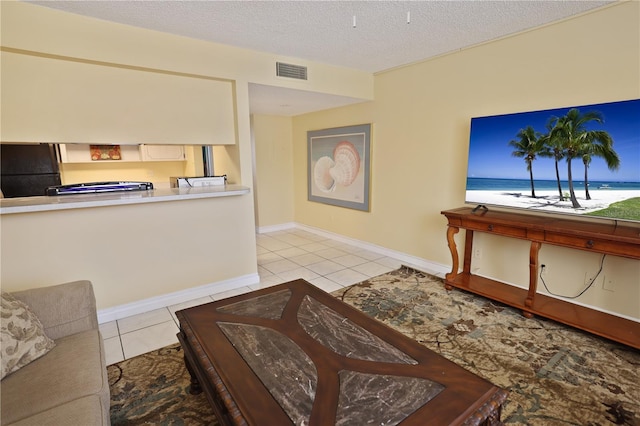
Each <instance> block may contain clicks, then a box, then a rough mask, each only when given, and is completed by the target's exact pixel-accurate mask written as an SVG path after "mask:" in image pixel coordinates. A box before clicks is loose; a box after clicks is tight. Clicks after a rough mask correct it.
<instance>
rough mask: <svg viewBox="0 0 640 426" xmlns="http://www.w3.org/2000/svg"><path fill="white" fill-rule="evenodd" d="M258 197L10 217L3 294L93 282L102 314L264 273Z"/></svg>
mask: <svg viewBox="0 0 640 426" xmlns="http://www.w3.org/2000/svg"><path fill="white" fill-rule="evenodd" d="M252 205H253V200H252V197H251V194H245V195H238V196H230V197H219V198H206V199H195V200H182V201H170V202H161V203H143V204H133V205H120V206H111V207H99V208H83V209H73V210H58V211H49V212H35V213H19V214H3V215H1V216H0V226H1V227H2V244H1V247H0V248H1V251H2V270H1V281H2V289H3V290H5V291H16V290H23V289H28V288H35V287H45V286H49V285H53V284H58V283H62V282H67V281H73V280H82V279H88V280H91V281H92V283H93V285H94V290H95V293H96V300H97V304H98V309H105V308H111V307H115V306H119V305H124V304H128V303H134V302H138V301H142V300H145V299H149V298H153V297H157V296H161V295H165V294H169V293H173V292H179V291H181V290H187V289H190V288H193V287H197V286H202V285H208V284H215V283H220V282H222V281H225V280H232V279H235V278H238V277H244V276H247V275H250V274H256V273H257V262H256V249H255V229H254V227H253V210H252V208H251V206H252Z"/></svg>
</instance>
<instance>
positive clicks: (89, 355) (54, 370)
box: [0, 329, 109, 425]
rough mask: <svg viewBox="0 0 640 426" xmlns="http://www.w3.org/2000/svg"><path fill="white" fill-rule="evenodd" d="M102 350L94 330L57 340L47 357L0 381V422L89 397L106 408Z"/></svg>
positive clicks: (10, 421)
mask: <svg viewBox="0 0 640 426" xmlns="http://www.w3.org/2000/svg"><path fill="white" fill-rule="evenodd" d="M102 347H103V343H102V337H101V336H100V333H99V331H98V330H97V329H94V330H87V331H84V332H81V333H77V334H72V335H71V336H67V337H63V338H61V339H58V340H56V347H55V348H53V349H52V350H51V351H50V352H49V353H48V354H47V355H45V356H43V357H42V358H40V359H38V360H37V361H35V362H32V363H31V364H29V365H27V366H25V367H23V368H22V369H20V370H18V371H16V372H15V373H13V374H11V375H9V376H7V377H6V378H5V379H4V380H2V382H0V387H1V389H0V391H1V392H2V398H0V404H1V408H2V410H1V413H2V414H1V416H2V418H1V423H2V424H3V425H4V424H9V423H13V422H17V421H19V420H25V419H27V418H28V417H31V416H33V415H36V414H39V413H43V412H45V411H47V410H52V409H56V410H58V409H60V410H62V409H64V408H58V407H61V406H63V405H64V404H67V403H69V402H71V401H75V400H76V399H80V398H83V397H85V396H88V395H97V396H98V397H99V399H100V400H101V401H102V404H103V405H102V406H103V407H109V382H108V378H107V369H106V363H105V359H104V356H103V354H104V351H103V350H102ZM103 411H104V410H103ZM107 411H108V408H107ZM107 418H108V413H107Z"/></svg>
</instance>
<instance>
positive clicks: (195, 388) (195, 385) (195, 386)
mask: <svg viewBox="0 0 640 426" xmlns="http://www.w3.org/2000/svg"><path fill="white" fill-rule="evenodd" d="M184 365H185V366H186V367H187V371H188V372H189V375H190V376H191V385H190V386H189V393H190V394H191V395H198V394H200V393H202V387H201V386H200V382H199V381H198V378H197V377H196V374H195V372H194V371H193V368H192V367H191V363H189V359H188V358H187V356H186V355H185V356H184Z"/></svg>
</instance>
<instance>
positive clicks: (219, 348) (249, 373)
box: [177, 280, 506, 425]
mask: <svg viewBox="0 0 640 426" xmlns="http://www.w3.org/2000/svg"><path fill="white" fill-rule="evenodd" d="M177 315H178V319H179V320H180V324H181V333H183V337H184V339H181V341H183V340H184V341H185V342H187V345H188V346H190V347H193V349H195V352H197V353H200V356H199V357H198V358H199V360H194V361H193V363H195V364H197V365H196V366H190V367H196V368H197V367H198V365H200V366H202V367H206V368H209V366H211V367H212V368H213V370H215V371H214V373H215V374H214V376H213V377H214V381H217V380H220V381H221V382H222V383H223V385H224V390H225V393H226V391H228V394H229V395H230V397H231V398H230V401H227V402H225V403H226V404H231V405H233V407H232V408H233V409H236V408H237V410H239V412H240V413H241V416H240V417H241V418H242V421H240V422H238V423H237V424H256V425H260V424H267V423H264V422H265V418H264V416H265V413H268V418H269V421H270V422H273V423H269V424H279V425H280V424H295V425H314V424H315V425H324V424H327V425H329V424H331V425H333V424H335V425H354V424H375V425H395V424H399V423H401V422H402V424H403V425H405V424H408V425H410V424H425V421H427V420H428V423H429V424H434V425H438V424H442V425H444V424H447V425H449V424H463V423H464V422H469V420H472V421H471V423H468V424H474V423H475V424H480V423H481V422H483V421H485V420H486V418H487V416H488V413H487V409H486V406H487V404H490V403H491V402H493V403H494V405H495V406H497V407H499V406H500V404H501V403H502V401H503V400H504V398H505V397H506V394H505V393H504V392H503V391H502V390H500V389H499V388H497V387H495V386H493V385H492V384H491V383H489V382H487V381H485V380H483V379H481V378H479V377H477V376H475V375H473V374H471V373H469V372H467V371H466V370H464V369H462V368H460V367H458V366H456V365H455V364H453V363H451V362H449V361H447V360H446V359H445V358H443V357H441V356H440V355H438V354H436V353H434V352H432V351H430V350H429V349H427V348H425V347H424V346H422V345H420V344H419V343H417V342H415V341H413V340H411V339H409V338H407V337H406V336H403V335H401V334H399V333H397V332H395V331H394V330H392V329H390V328H388V327H387V326H386V325H384V324H382V323H380V322H378V321H375V320H373V319H372V318H369V317H368V316H366V315H365V314H363V313H362V312H359V311H357V310H356V309H354V308H352V307H350V306H348V305H346V304H344V303H342V302H341V301H339V300H338V299H336V298H334V297H333V296H331V295H329V294H328V293H325V292H323V291H322V290H319V289H318V288H316V287H314V286H312V285H310V284H309V283H307V282H305V281H304V280H297V281H292V282H290V283H285V284H281V285H279V286H275V287H271V288H268V289H264V290H259V291H256V292H252V293H248V294H245V295H241V296H237V297H234V298H230V299H226V300H221V301H218V302H213V303H210V304H206V305H201V306H197V307H194V308H189V309H186V310H183V311H179V312H178V313H177ZM184 345H185V343H184V342H183V346H184ZM187 349H190V348H187ZM185 352H187V351H185ZM213 370H212V371H213ZM283 422H284V423H283ZM223 423H224V422H223ZM234 423H235V422H234ZM231 424H233V423H231Z"/></svg>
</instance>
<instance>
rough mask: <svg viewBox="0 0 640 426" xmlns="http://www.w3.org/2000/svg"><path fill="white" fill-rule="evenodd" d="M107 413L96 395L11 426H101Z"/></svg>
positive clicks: (60, 406)
mask: <svg viewBox="0 0 640 426" xmlns="http://www.w3.org/2000/svg"><path fill="white" fill-rule="evenodd" d="M105 411H108V410H107V409H106V408H105V407H104V406H103V405H102V404H101V402H100V398H99V397H98V396H97V395H89V396H85V397H84V398H80V399H76V400H75V401H71V402H68V403H66V404H64V405H59V406H57V407H55V408H52V409H51V410H47V411H45V412H43V413H38V414H35V415H33V416H31V417H27V418H26V419H22V420H20V421H17V422H15V423H12V424H11V426H60V425H87V426H89V425H101V424H109V423H107V422H105V420H104V418H105V415H106V416H107V417H108V416H109V413H108V412H107V413H105Z"/></svg>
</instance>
